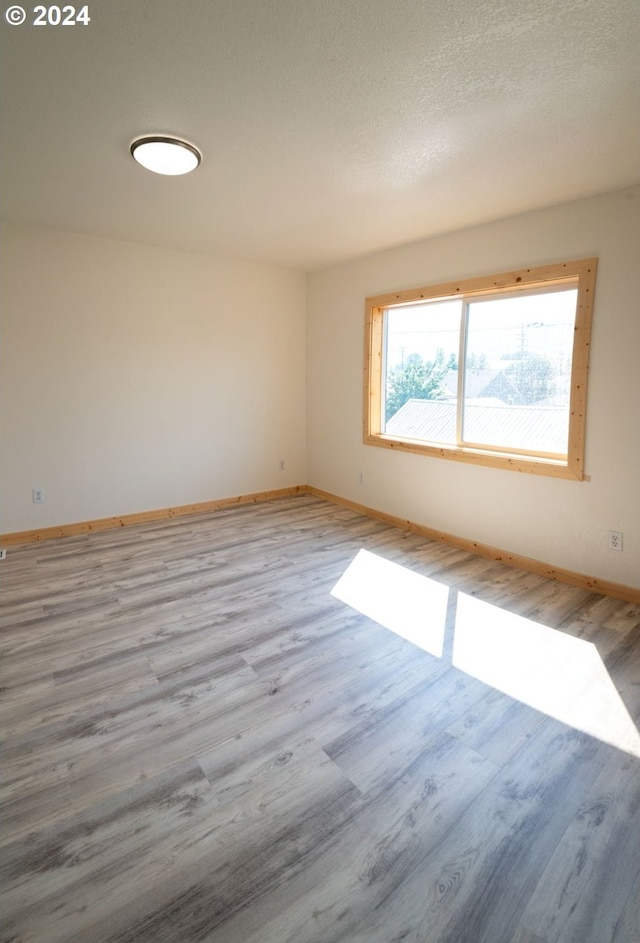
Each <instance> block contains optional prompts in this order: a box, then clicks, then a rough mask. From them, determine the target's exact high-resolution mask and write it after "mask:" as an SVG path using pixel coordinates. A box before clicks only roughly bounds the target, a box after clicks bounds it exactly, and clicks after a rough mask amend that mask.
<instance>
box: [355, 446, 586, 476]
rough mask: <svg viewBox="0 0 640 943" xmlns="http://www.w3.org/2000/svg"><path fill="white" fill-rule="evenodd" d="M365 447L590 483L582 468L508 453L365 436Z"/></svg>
mask: <svg viewBox="0 0 640 943" xmlns="http://www.w3.org/2000/svg"><path fill="white" fill-rule="evenodd" d="M364 444H365V445H375V446H377V447H378V448H384V449H393V450H394V451H396V452H413V453H414V454H417V455H426V456H428V457H430V458H444V459H448V460H449V461H455V462H464V463H467V464H472V465H484V466H485V467H488V468H502V469H506V470H508V471H517V472H524V473H525V474H529V475H545V476H547V477H551V478H565V479H569V480H572V481H589V480H590V479H589V476H588V475H585V474H584V473H583V471H582V468H579V467H570V466H569V463H568V462H566V461H563V460H561V459H552V458H541V457H538V456H536V457H531V458H528V457H527V456H525V455H519V454H513V453H509V452H490V451H484V450H482V449H472V448H461V447H459V446H456V445H429V444H427V443H426V442H422V441H420V440H417V439H396V438H394V437H393V436H389V435H365V437H364Z"/></svg>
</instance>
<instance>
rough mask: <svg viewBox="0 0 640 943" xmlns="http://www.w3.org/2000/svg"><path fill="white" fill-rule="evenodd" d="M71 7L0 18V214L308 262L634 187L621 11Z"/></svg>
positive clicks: (633, 110) (631, 108)
mask: <svg viewBox="0 0 640 943" xmlns="http://www.w3.org/2000/svg"><path fill="white" fill-rule="evenodd" d="M6 6H7V4H6V3H5V4H4V5H3V7H6ZM61 6H62V4H61ZM79 6H80V4H77V7H78V8H79ZM88 7H89V13H90V16H91V22H90V24H89V25H88V26H82V25H76V26H73V27H62V26H56V27H54V26H42V27H34V26H31V25H29V20H30V19H32V18H33V17H32V14H29V17H28V20H27V23H25V24H24V25H22V26H11V25H9V24H8V23H7V22H6V21H5V20H4V18H3V20H2V23H1V25H0V34H1V41H2V52H3V55H2V109H1V122H2V124H1V126H0V135H1V141H2V143H1V147H2V154H1V157H2V163H1V166H0V172H1V174H2V178H1V181H2V213H3V215H4V216H5V217H8V218H9V219H12V220H17V221H22V222H26V223H34V224H40V225H45V226H54V227H60V228H64V229H70V230H75V231H78V232H88V233H94V234H98V235H106V236H115V237H120V238H123V239H128V240H134V241H140V242H148V243H152V244H157V245H167V246H174V247H178V248H185V249H193V250H203V251H214V252H219V253H224V254H232V255H237V256H242V257H245V258H253V259H262V260H265V261H269V262H276V263H281V264H284V265H289V266H294V267H299V268H304V269H313V268H318V267H321V266H323V265H327V264H330V263H333V262H337V261H341V260H343V259H347V258H352V257H354V256H358V255H361V254H363V253H367V252H371V251H373V250H376V249H381V248H385V247H388V246H393V245H397V244H400V243H403V242H408V241H410V240H413V239H418V238H421V237H424V236H429V235H433V234H436V233H441V232H447V231H451V230H453V229H459V228H461V227H464V226H469V225H474V224H476V223H480V222H484V221H487V220H491V219H497V218H500V217H503V216H508V215H510V214H513V213H517V212H521V211H525V210H530V209H535V208H538V207H542V206H547V205H550V204H553V203H558V202H562V201H565V200H570V199H574V198H578V197H582V196H586V195H589V194H593V193H597V192H602V191H606V190H614V189H617V188H621V187H625V186H628V185H630V184H633V183H636V182H637V181H638V179H639V178H640V56H639V55H638V50H639V49H640V4H639V3H638V0H608V2H606V3H605V2H603V0H536V2H534V3H532V2H531V0H493V2H480V0H180V2H178V0H171V2H169V0H89V4H88ZM146 132H164V133H173V134H177V135H182V136H185V137H187V138H188V139H190V140H193V141H194V142H195V143H197V144H198V145H199V146H200V148H201V149H202V151H203V153H204V160H203V163H202V165H201V167H200V168H199V169H198V171H196V172H195V173H194V174H192V175H191V176H188V177H175V178H167V177H159V176H156V175H153V174H149V173H148V172H146V171H144V170H142V169H141V168H140V167H139V166H138V165H137V164H135V163H134V161H133V160H132V159H131V157H130V156H129V153H128V146H129V143H130V142H131V140H132V139H133V138H134V137H136V136H138V135H140V134H142V133H146Z"/></svg>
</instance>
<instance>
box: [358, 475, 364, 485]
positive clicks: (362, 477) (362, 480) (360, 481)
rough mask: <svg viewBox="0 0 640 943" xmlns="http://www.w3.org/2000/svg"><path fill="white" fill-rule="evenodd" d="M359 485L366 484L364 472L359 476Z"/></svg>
mask: <svg viewBox="0 0 640 943" xmlns="http://www.w3.org/2000/svg"><path fill="white" fill-rule="evenodd" d="M358 484H361V485H363V484H364V472H360V474H359V475H358Z"/></svg>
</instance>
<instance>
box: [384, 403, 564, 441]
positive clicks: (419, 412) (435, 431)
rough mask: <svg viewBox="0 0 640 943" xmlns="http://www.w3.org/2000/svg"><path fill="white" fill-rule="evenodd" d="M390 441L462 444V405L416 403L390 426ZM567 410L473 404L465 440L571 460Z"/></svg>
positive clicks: (467, 408)
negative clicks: (459, 439) (458, 413)
mask: <svg viewBox="0 0 640 943" xmlns="http://www.w3.org/2000/svg"><path fill="white" fill-rule="evenodd" d="M385 432H386V434H387V435H392V436H397V437H399V438H406V439H421V440H423V441H427V442H444V443H448V444H455V443H456V403H455V402H452V401H451V400H436V399H430V400H421V399H410V400H408V401H407V402H406V403H405V404H404V406H401V407H400V409H399V410H398V412H397V413H395V415H394V416H392V417H391V419H389V420H388V421H387V424H386V429H385ZM568 436H569V410H568V409H567V407H566V406H508V405H506V404H498V403H497V402H495V401H494V402H493V403H492V404H490V405H489V404H487V405H485V404H482V405H481V404H479V403H467V404H466V406H465V410H464V439H465V441H467V442H474V443H477V444H485V445H500V446H502V447H506V448H514V449H515V448H517V449H530V450H532V451H537V452H555V453H560V454H566V452H567V442H568Z"/></svg>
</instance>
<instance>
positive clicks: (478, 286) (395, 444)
mask: <svg viewBox="0 0 640 943" xmlns="http://www.w3.org/2000/svg"><path fill="white" fill-rule="evenodd" d="M596 268H597V259H596V258H589V259H579V260H576V261H571V262H561V263H556V264H553V265H545V266H538V267H536V268H525V269H520V270H517V271H511V272H504V273H501V274H499V275H487V276H481V277H476V278H467V279H462V280H460V281H455V282H445V283H443V284H438V285H429V286H426V287H421V288H409V289H403V290H401V291H395V292H388V293H386V294H382V295H375V296H372V297H369V298H367V299H366V302H365V342H364V429H363V439H364V443H365V444H366V445H373V446H377V447H381V448H387V449H392V450H395V451H399V452H412V453H416V454H419V455H427V456H430V457H433V458H444V459H449V460H452V461H457V462H463V463H471V464H474V465H483V466H487V467H491V468H503V469H509V470H511V471H519V472H525V473H528V474H535V475H546V476H551V477H555V478H567V479H572V480H577V481H585V480H588V476H586V475H585V473H584V439H585V424H586V399H587V378H588V370H589V346H590V338H591V319H592V311H593V296H594V291H595V276H596ZM576 279H577V284H576V287H577V291H578V297H577V307H576V320H575V328H574V341H573V361H572V369H571V386H570V405H569V438H568V449H567V459H566V461H565V460H564V459H562V460H558V459H555V458H541V457H539V456H538V457H527V456H524V455H521V454H516V453H505V452H498V451H495V452H494V451H492V450H488V449H482V448H478V449H476V448H469V447H461V446H456V445H444V444H442V445H441V444H429V443H425V442H423V441H421V440H413V439H407V438H396V437H394V436H391V435H386V434H384V433H383V432H382V431H381V429H382V397H383V390H382V383H383V341H384V338H383V319H384V312H385V310H387V309H388V308H392V307H397V306H403V305H410V304H416V303H418V302H420V301H433V300H435V299H440V298H442V299H444V298H454V297H469V296H478V295H480V296H482V295H485V296H486V295H490V294H496V295H499V294H507V293H513V292H518V291H528V290H530V289H532V288H539V287H540V288H543V287H545V286H549V287H550V286H551V285H554V286H557V285H560V284H561V283H562V281H563V280H564V281H566V283H575V280H576Z"/></svg>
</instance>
